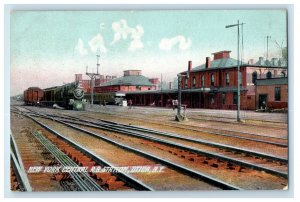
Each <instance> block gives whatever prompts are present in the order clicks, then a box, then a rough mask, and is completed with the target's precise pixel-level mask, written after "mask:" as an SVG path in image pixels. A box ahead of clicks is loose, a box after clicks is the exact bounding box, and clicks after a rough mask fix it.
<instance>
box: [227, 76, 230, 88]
mask: <svg viewBox="0 0 300 202" xmlns="http://www.w3.org/2000/svg"><path fill="white" fill-rule="evenodd" d="M229 80H230V78H229V73H226V86H229Z"/></svg>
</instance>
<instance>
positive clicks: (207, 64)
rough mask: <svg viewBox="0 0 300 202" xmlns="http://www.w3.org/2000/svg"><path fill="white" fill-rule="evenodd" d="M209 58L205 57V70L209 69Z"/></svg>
mask: <svg viewBox="0 0 300 202" xmlns="http://www.w3.org/2000/svg"><path fill="white" fill-rule="evenodd" d="M210 62H211V61H210V57H206V62H205V68H210Z"/></svg>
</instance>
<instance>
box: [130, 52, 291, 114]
mask: <svg viewBox="0 0 300 202" xmlns="http://www.w3.org/2000/svg"><path fill="white" fill-rule="evenodd" d="M230 52H231V51H226V50H225V51H220V52H216V53H212V55H213V59H212V60H211V58H210V57H206V59H205V63H204V64H202V65H199V66H195V67H194V68H193V66H192V61H189V62H188V68H187V71H184V72H181V74H183V75H184V74H187V73H188V74H189V77H188V78H187V77H183V79H182V83H181V86H182V104H185V105H187V107H189V108H208V109H209V108H210V109H237V76H238V74H237V72H238V71H237V68H238V67H237V64H238V63H237V62H238V61H237V60H236V59H233V58H231V57H230ZM253 61H254V60H250V61H249V62H248V63H242V62H240V72H241V88H240V89H241V109H242V110H254V109H257V108H258V107H259V102H258V100H257V92H256V85H255V84H256V81H257V80H258V79H266V80H267V79H273V78H284V77H287V73H288V72H287V71H288V70H287V65H286V63H285V62H284V61H283V60H280V59H277V58H272V59H271V61H269V60H265V59H264V58H263V57H260V58H259V60H258V61H257V62H256V63H254V62H253ZM283 91H285V89H284V88H282V93H284V92H283ZM177 94H178V91H177V90H174V89H170V90H160V91H148V92H129V93H127V99H131V100H133V104H134V105H153V106H161V107H163V106H169V105H171V100H172V99H177ZM269 94H270V93H269Z"/></svg>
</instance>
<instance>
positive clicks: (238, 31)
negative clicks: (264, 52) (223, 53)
mask: <svg viewBox="0 0 300 202" xmlns="http://www.w3.org/2000/svg"><path fill="white" fill-rule="evenodd" d="M244 24H245V23H240V21H239V20H238V21H237V24H233V25H226V26H225V28H230V27H236V26H237V28H238V29H237V74H238V83H237V91H238V92H237V93H238V103H237V105H238V106H237V108H238V109H237V115H236V120H237V122H240V121H241V118H240V110H241V86H240V83H241V72H240V25H241V26H243V25H244Z"/></svg>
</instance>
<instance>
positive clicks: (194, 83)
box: [193, 77, 196, 87]
mask: <svg viewBox="0 0 300 202" xmlns="http://www.w3.org/2000/svg"><path fill="white" fill-rule="evenodd" d="M193 87H196V77H193Z"/></svg>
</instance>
